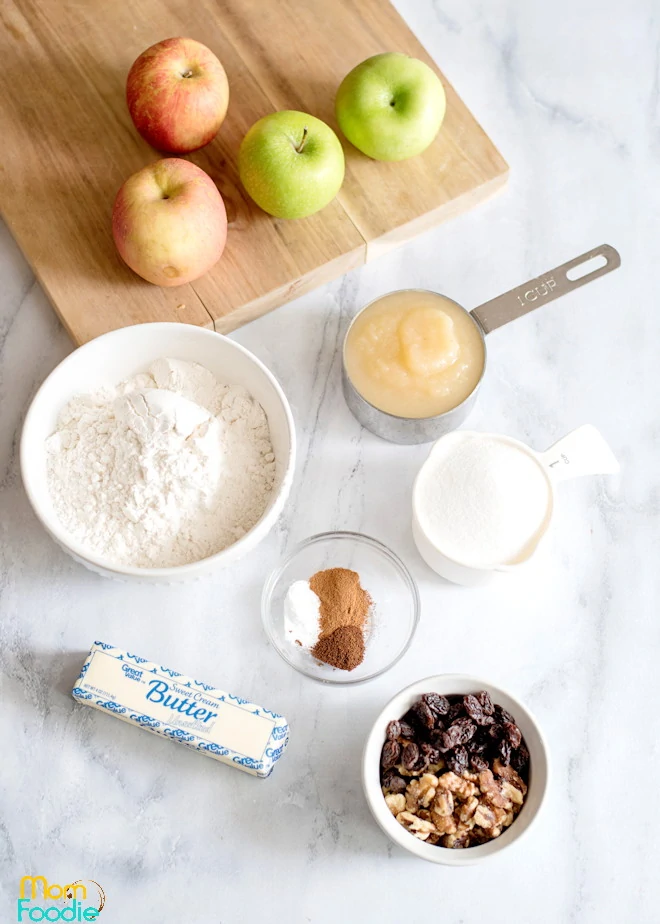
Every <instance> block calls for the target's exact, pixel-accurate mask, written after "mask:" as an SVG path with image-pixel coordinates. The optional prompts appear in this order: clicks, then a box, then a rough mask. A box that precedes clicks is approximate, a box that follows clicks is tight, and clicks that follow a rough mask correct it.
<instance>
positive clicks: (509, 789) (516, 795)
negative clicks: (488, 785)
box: [502, 780, 523, 805]
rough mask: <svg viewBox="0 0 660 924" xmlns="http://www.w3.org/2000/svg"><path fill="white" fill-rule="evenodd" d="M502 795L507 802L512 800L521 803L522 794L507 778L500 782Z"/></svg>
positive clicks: (516, 803)
mask: <svg viewBox="0 0 660 924" xmlns="http://www.w3.org/2000/svg"><path fill="white" fill-rule="evenodd" d="M502 795H503V796H505V798H507V799H508V800H509V802H513V803H514V804H515V805H522V804H523V794H522V793H521V791H520V790H519V789H518V788H517V786H513V785H512V784H511V783H509V782H508V781H507V780H504V781H503V782H502Z"/></svg>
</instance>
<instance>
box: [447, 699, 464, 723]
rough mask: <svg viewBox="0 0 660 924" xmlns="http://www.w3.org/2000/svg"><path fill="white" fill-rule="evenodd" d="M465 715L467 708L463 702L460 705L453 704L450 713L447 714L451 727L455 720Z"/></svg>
mask: <svg viewBox="0 0 660 924" xmlns="http://www.w3.org/2000/svg"><path fill="white" fill-rule="evenodd" d="M464 714H465V707H464V705H463V700H461V701H460V702H458V703H452V705H451V706H450V707H449V712H448V713H447V722H448V723H449V724H450V725H451V723H452V722H453V721H454V719H457V718H458V717H459V715H464Z"/></svg>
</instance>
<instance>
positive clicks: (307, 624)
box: [284, 581, 321, 648]
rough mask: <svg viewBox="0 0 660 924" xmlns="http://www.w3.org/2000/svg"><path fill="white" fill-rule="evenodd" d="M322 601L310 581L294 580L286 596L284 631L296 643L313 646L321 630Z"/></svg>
mask: <svg viewBox="0 0 660 924" xmlns="http://www.w3.org/2000/svg"><path fill="white" fill-rule="evenodd" d="M320 620H321V601H320V599H319V598H318V596H317V595H316V594H315V593H314V591H313V590H312V588H311V587H310V586H309V581H294V582H293V584H291V586H290V587H289V589H288V590H287V592H286V597H285V598H284V632H285V633H286V637H287V639H288V640H289V641H290V642H292V643H293V644H294V645H296V644H297V645H300V646H302V647H303V648H313V647H314V645H316V643H317V642H318V640H319V634H320V632H321V621H320Z"/></svg>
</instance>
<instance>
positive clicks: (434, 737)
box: [429, 728, 447, 754]
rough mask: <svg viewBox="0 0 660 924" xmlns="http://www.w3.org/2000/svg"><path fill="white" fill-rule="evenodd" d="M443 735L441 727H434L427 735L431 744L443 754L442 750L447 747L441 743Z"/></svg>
mask: <svg viewBox="0 0 660 924" xmlns="http://www.w3.org/2000/svg"><path fill="white" fill-rule="evenodd" d="M443 735H444V732H443V730H442V729H441V728H436V729H435V730H434V731H432V732H431V734H430V735H429V740H430V742H431V744H432V745H433V747H434V748H437V749H438V750H439V751H440V753H441V754H444V752H445V751H446V750H447V748H446V747H445V746H444V744H443Z"/></svg>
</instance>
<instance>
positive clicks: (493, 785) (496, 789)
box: [479, 770, 511, 808]
mask: <svg viewBox="0 0 660 924" xmlns="http://www.w3.org/2000/svg"><path fill="white" fill-rule="evenodd" d="M479 789H480V790H481V792H482V793H483V794H484V798H485V799H486V801H488V802H490V804H491V805H495V806H497V807H498V808H510V807H511V802H510V800H509V799H508V798H506V796H504V795H503V794H502V789H501V784H500V782H499V780H496V779H495V777H494V776H493V774H492V772H491V771H490V770H482V771H481V773H480V774H479Z"/></svg>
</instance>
